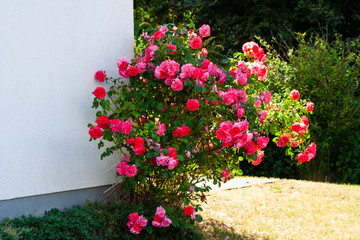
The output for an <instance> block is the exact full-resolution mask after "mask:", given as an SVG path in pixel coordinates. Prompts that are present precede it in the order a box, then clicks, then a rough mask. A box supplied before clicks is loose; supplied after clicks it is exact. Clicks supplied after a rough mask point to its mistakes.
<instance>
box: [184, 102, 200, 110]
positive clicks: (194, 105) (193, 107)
mask: <svg viewBox="0 0 360 240" xmlns="http://www.w3.org/2000/svg"><path fill="white" fill-rule="evenodd" d="M199 107H200V103H199V101H198V100H196V99H189V100H188V101H187V103H186V108H187V109H188V110H189V111H196V110H198V108H199Z"/></svg>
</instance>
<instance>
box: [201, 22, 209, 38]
mask: <svg viewBox="0 0 360 240" xmlns="http://www.w3.org/2000/svg"><path fill="white" fill-rule="evenodd" d="M199 33H200V36H201V37H202V38H204V37H208V36H210V26H209V25H207V24H204V25H202V26H201V27H200V29H199Z"/></svg>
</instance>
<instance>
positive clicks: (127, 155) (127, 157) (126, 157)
mask: <svg viewBox="0 0 360 240" xmlns="http://www.w3.org/2000/svg"><path fill="white" fill-rule="evenodd" d="M130 157H131V156H130V154H126V153H125V154H124V156H123V157H122V161H123V162H126V163H128V162H129V161H130Z"/></svg>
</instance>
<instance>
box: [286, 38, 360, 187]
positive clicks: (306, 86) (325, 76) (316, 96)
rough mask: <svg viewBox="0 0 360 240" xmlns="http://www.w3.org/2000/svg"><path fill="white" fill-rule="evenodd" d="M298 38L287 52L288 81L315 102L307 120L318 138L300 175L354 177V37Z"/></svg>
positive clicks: (357, 141)
mask: <svg viewBox="0 0 360 240" xmlns="http://www.w3.org/2000/svg"><path fill="white" fill-rule="evenodd" d="M298 39H299V41H300V44H299V47H298V48H297V49H296V50H295V51H294V54H293V55H292V56H291V57H290V64H291V66H292V67H293V68H294V69H295V71H294V73H295V78H294V79H293V81H292V82H291V84H290V85H291V87H292V88H296V89H298V90H299V91H300V92H301V94H302V96H303V97H304V98H306V99H311V101H312V102H314V104H315V110H314V114H313V115H312V116H310V117H309V120H310V121H311V122H312V123H313V124H312V125H310V129H311V131H312V132H313V133H314V134H313V135H312V137H313V140H314V141H316V142H317V143H318V155H317V157H316V158H315V159H314V160H313V161H312V162H311V163H310V164H307V165H306V169H305V171H304V174H305V175H306V176H307V178H308V179H312V180H320V181H326V180H327V181H337V182H344V181H350V179H352V181H353V180H356V181H359V180H358V179H359V177H360V176H359V175H358V173H359V159H360V157H359V155H360V150H359V149H360V148H359V146H360V138H359V131H360V129H359V123H360V121H359V116H360V115H359V108H360V99H359V82H360V79H359V76H360V57H359V56H360V55H359V53H360V42H359V41H349V42H344V41H342V40H340V38H338V39H337V40H336V41H334V42H332V43H328V42H327V41H326V40H324V39H322V38H320V37H316V38H314V39H312V38H310V39H309V40H306V39H305V36H304V35H299V38H298ZM349 171H350V172H351V173H349ZM355 173H356V174H355ZM354 174H355V175H357V177H354V176H353V175H354ZM350 176H352V177H350Z"/></svg>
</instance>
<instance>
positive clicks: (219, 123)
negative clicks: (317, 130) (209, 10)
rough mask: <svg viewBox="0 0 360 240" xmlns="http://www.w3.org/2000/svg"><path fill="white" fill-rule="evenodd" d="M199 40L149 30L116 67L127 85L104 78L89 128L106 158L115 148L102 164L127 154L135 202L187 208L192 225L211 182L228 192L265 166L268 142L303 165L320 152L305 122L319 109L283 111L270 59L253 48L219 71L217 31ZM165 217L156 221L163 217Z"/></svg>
mask: <svg viewBox="0 0 360 240" xmlns="http://www.w3.org/2000/svg"><path fill="white" fill-rule="evenodd" d="M199 34H200V35H198V34H197V33H196V32H195V30H194V29H192V26H188V27H185V26H181V27H176V26H173V25H171V24H169V25H167V26H160V27H159V28H157V29H147V32H144V33H143V34H142V36H141V37H140V38H139V40H138V41H137V42H136V55H135V58H134V59H132V60H131V61H128V60H127V59H125V58H120V59H119V60H118V62H117V67H118V69H119V74H120V76H121V77H120V78H111V77H107V76H106V77H105V83H108V84H110V85H111V86H110V87H109V88H108V89H109V90H108V91H107V92H106V93H105V92H104V90H103V88H101V87H98V88H97V89H96V90H95V91H94V95H95V98H94V101H93V108H95V109H99V110H98V112H97V114H96V115H97V120H96V121H95V122H96V123H97V125H92V124H89V128H90V130H89V134H90V136H91V139H90V140H92V139H98V138H101V139H100V140H99V143H98V147H99V148H102V147H104V142H105V141H108V142H111V143H112V145H111V146H110V147H107V148H106V150H105V151H104V153H103V154H102V156H101V157H102V159H103V158H104V157H106V156H109V155H111V154H113V153H114V152H115V151H120V152H122V153H123V155H124V157H123V158H122V159H121V161H120V162H119V165H118V166H117V168H116V171H117V172H118V174H119V175H121V176H124V179H123V187H124V188H125V189H127V190H130V191H131V192H132V196H133V199H132V200H133V201H135V202H145V201H153V202H157V203H159V204H161V205H166V206H169V207H173V208H176V209H180V208H184V206H185V205H186V206H187V207H186V208H185V210H184V215H183V216H182V220H183V221H192V222H193V221H194V219H195V218H196V219H197V220H198V221H201V217H200V216H198V215H196V214H195V212H197V211H199V210H201V207H200V205H199V204H198V203H197V202H198V200H200V201H205V200H206V197H205V195H204V192H207V191H209V190H210V186H209V185H208V184H207V182H206V181H209V180H211V181H212V182H213V183H214V184H219V185H220V184H221V182H226V181H229V180H230V179H231V178H233V177H234V176H236V175H240V174H241V169H240V168H239V161H242V160H247V161H249V162H251V163H252V164H254V165H258V164H260V163H261V161H262V158H263V156H264V154H266V150H264V149H265V148H266V146H267V144H268V142H269V141H270V139H269V137H267V136H268V135H269V134H272V135H273V136H276V137H275V138H274V139H273V141H274V142H276V144H277V145H278V146H279V147H284V148H287V150H286V153H287V154H288V155H290V156H292V157H294V156H295V154H297V160H298V162H305V161H309V160H310V159H311V158H313V157H315V154H316V145H315V143H312V144H311V145H310V146H309V147H307V145H308V143H307V141H308V138H309V132H308V126H309V122H308V121H307V118H306V116H305V114H307V113H309V111H310V110H311V111H312V110H313V106H312V107H307V104H308V106H309V103H307V102H306V101H303V100H300V99H299V98H300V93H299V92H298V91H296V90H295V91H292V92H291V93H290V92H288V93H286V94H287V96H288V97H287V98H286V99H282V100H281V101H279V99H277V98H276V99H275V98H272V96H271V93H270V92H269V91H268V90H267V89H266V85H265V84H264V80H265V79H266V77H267V68H266V55H265V53H264V51H263V49H262V48H260V47H259V45H258V44H257V43H255V42H249V43H245V44H244V47H243V52H242V53H236V54H235V55H234V57H233V58H229V59H224V61H222V65H217V64H215V63H213V62H211V61H210V60H209V59H208V58H207V57H206V54H204V53H206V52H207V49H205V48H204V41H205V39H203V38H205V37H208V36H209V35H210V27H209V26H208V25H203V26H202V27H201V28H200V32H199ZM102 72H103V73H104V74H105V72H104V71H102ZM102 76H105V75H102ZM98 78H99V77H98V76H97V79H98ZM99 79H102V78H99ZM192 209H193V211H192ZM160 210H161V209H160ZM160 210H158V212H157V213H156V216H160V217H164V216H163V215H164V214H162V213H161V214H159V211H160ZM154 211H155V210H154ZM161 211H162V210H161ZM161 211H160V212H161ZM149 219H150V218H149ZM170 219H171V220H172V222H173V224H174V223H175V222H176V221H174V220H173V219H172V216H169V220H170ZM160 220H161V219H160V218H159V217H156V219H155V220H154V221H155V222H158V223H161V221H160ZM171 220H170V221H167V222H171ZM131 222H132V221H131ZM132 223H133V222H132ZM131 227H132V229H133V231H135V232H136V233H138V232H140V228H139V229H136V227H137V226H136V225H135V227H134V225H131ZM129 228H130V227H129Z"/></svg>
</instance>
